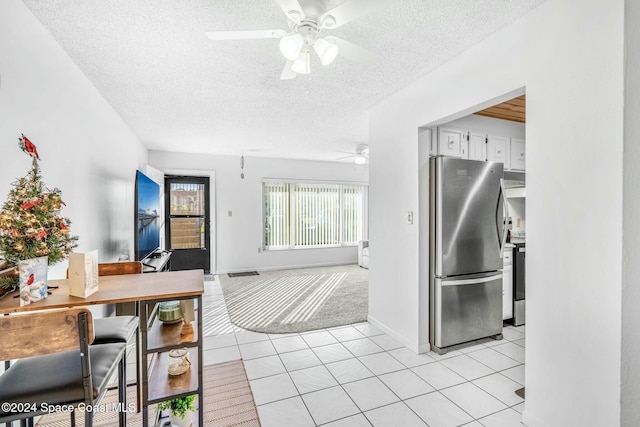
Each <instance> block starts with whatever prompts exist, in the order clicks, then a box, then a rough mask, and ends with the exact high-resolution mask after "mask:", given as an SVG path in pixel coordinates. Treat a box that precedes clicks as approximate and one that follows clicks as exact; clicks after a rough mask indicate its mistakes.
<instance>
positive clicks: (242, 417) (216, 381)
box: [36, 360, 260, 427]
mask: <svg viewBox="0 0 640 427" xmlns="http://www.w3.org/2000/svg"><path fill="white" fill-rule="evenodd" d="M202 377H203V382H204V384H203V386H204V388H203V395H204V396H203V397H204V407H202V406H200V405H199V410H204V412H203V418H204V425H205V426H214V427H260V419H259V418H258V411H257V409H256V405H255V403H254V400H253V393H252V392H251V387H250V386H249V381H248V379H247V374H246V372H245V369H244V363H243V362H242V360H234V361H232V362H225V363H218V364H215V365H209V366H205V367H204V368H203V372H202ZM117 401H118V391H117V390H111V391H109V392H108V393H107V394H106V395H105V397H104V399H103V401H102V403H103V404H105V405H111V404H112V403H114V404H115V403H116V402H117ZM135 401H136V387H135V386H129V387H127V403H129V402H135ZM154 414H155V406H151V407H149V419H150V420H153V419H154V418H155V417H154ZM193 417H194V420H197V414H194V416H193ZM165 421H168V418H166V419H165V418H161V419H160V421H159V423H158V425H159V426H162V425H164V423H165ZM76 425H77V426H84V413H82V412H81V411H79V412H77V413H76ZM93 425H94V427H113V426H117V425H118V413H117V412H114V411H108V412H99V413H96V415H95V417H94V419H93ZM193 425H194V426H195V425H197V422H194V424H193ZM36 426H38V427H69V426H70V421H69V414H68V413H66V412H65V413H55V414H50V415H45V416H44V417H42V418H41V419H40V420H39V421H38V423H37V424H36ZM127 426H128V427H142V413H137V412H135V411H133V412H128V413H127Z"/></svg>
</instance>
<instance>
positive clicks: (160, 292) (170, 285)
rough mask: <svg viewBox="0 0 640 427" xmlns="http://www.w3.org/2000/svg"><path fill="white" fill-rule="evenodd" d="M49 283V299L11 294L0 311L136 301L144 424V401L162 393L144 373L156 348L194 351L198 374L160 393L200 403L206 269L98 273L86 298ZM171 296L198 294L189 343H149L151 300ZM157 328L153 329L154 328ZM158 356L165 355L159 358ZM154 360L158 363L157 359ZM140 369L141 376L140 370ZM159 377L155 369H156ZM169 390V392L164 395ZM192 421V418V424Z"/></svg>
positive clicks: (158, 350) (64, 284)
mask: <svg viewBox="0 0 640 427" xmlns="http://www.w3.org/2000/svg"><path fill="white" fill-rule="evenodd" d="M48 285H49V286H58V289H51V292H52V294H51V295H49V296H48V297H47V298H45V299H43V300H40V301H38V302H35V303H32V304H29V305H26V306H23V307H21V306H20V300H19V299H18V298H13V295H18V294H19V292H18V291H16V292H15V293H14V294H10V295H7V296H5V297H4V298H3V299H1V300H0V315H3V314H12V313H24V312H30V311H37V310H47V309H53V308H67V307H78V306H91V305H99V304H111V303H125V302H135V303H137V304H138V305H139V308H140V310H139V313H140V335H141V340H140V341H142V342H140V341H139V342H138V343H137V345H138V346H141V347H142V351H141V352H140V354H141V357H142V362H143V363H140V366H141V367H142V369H143V370H144V372H142V373H141V372H138V387H142V390H143V402H142V406H143V425H144V426H145V427H147V426H148V422H149V419H148V405H149V403H155V402H158V401H160V400H159V399H160V398H153V397H151V396H149V380H150V379H151V380H153V378H154V375H151V378H150V375H149V374H148V372H147V367H148V365H149V357H151V356H149V355H154V354H155V353H157V357H158V358H160V357H161V356H164V357H166V354H162V353H163V352H165V350H167V349H169V348H179V347H185V346H186V347H190V348H191V352H192V354H193V356H195V357H193V358H192V369H195V370H197V375H196V374H195V372H192V377H195V378H194V380H193V381H191V382H190V384H189V385H188V386H187V388H185V389H184V390H182V389H176V390H169V392H166V391H163V393H164V394H163V395H162V398H164V397H166V398H167V399H169V398H171V397H172V396H171V393H174V394H176V395H186V394H196V393H197V394H198V402H199V403H198V404H199V405H202V404H203V402H204V401H203V396H202V390H203V386H202V361H203V358H202V295H203V294H204V271H203V270H185V271H169V272H161V273H155V274H125V275H117V276H100V279H99V283H98V291H97V292H96V293H94V294H93V295H90V296H89V297H87V298H79V297H73V296H70V295H69V281H68V279H62V280H49V281H48ZM175 299H178V300H180V299H196V300H197V307H198V310H197V316H196V320H195V322H194V323H195V326H196V333H195V334H194V339H193V341H192V342H190V343H183V342H175V343H171V344H165V345H163V346H162V347H158V348H153V347H152V348H149V347H148V345H147V339H148V334H149V333H150V330H151V329H152V327H153V326H154V320H155V321H156V324H157V319H154V318H153V314H152V312H153V311H154V310H153V307H154V306H155V303H157V302H159V301H167V300H175ZM156 329H157V328H156ZM159 360H163V359H162V358H160V359H159ZM156 365H158V366H159V365H160V363H157V364H156ZM141 374H142V375H141ZM156 376H157V374H156ZM167 393H168V394H167ZM203 413H204V410H201V411H198V418H199V422H198V423H197V425H199V426H201V427H202V425H203V424H202V423H203ZM195 425H196V422H195V420H194V426H195Z"/></svg>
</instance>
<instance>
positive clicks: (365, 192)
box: [261, 178, 369, 251]
mask: <svg viewBox="0 0 640 427" xmlns="http://www.w3.org/2000/svg"><path fill="white" fill-rule="evenodd" d="M266 184H285V185H286V186H287V193H288V200H287V203H286V205H287V207H288V218H287V221H288V226H289V231H288V234H287V236H288V244H286V245H277V246H275V245H273V246H269V245H267V236H266V234H267V222H268V218H267V202H266V196H267V191H266V190H267V187H266ZM298 184H306V185H318V186H322V185H325V186H328V185H330V186H338V187H339V213H338V215H337V217H338V218H339V221H340V224H339V243H337V244H319V245H296V222H297V221H298V220H299V219H298V216H297V214H298V213H297V211H296V203H295V202H296V197H298V196H297V193H298V192H296V191H293V189H294V188H295V186H296V185H298ZM347 186H359V187H362V206H361V209H362V219H361V228H362V230H361V232H360V234H361V239H360V240H367V239H368V232H369V207H368V205H369V184H368V183H366V182H358V181H329V180H304V179H283V178H263V179H262V181H261V194H262V200H261V203H262V214H261V221H262V227H261V228H262V231H261V232H262V250H263V251H283V250H305V249H326V248H340V247H355V246H357V245H358V241H354V242H345V231H344V215H345V210H344V200H345V198H344V197H345V196H344V194H345V187H347Z"/></svg>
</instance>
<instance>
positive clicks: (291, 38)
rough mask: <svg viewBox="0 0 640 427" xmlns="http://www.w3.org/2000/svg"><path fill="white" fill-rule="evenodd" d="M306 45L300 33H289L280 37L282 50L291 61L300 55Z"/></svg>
mask: <svg viewBox="0 0 640 427" xmlns="http://www.w3.org/2000/svg"><path fill="white" fill-rule="evenodd" d="M303 46H304V39H303V38H302V36H301V35H300V34H298V33H293V34H287V35H286V36H283V37H282V38H281V39H280V52H281V53H282V55H283V56H284V57H285V58H287V59H288V60H289V61H295V60H296V58H298V57H299V56H300V51H301V50H302V47H303Z"/></svg>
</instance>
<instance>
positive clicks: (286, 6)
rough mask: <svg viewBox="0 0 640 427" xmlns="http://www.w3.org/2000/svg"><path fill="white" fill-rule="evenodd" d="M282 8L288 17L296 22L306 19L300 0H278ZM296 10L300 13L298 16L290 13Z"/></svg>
mask: <svg viewBox="0 0 640 427" xmlns="http://www.w3.org/2000/svg"><path fill="white" fill-rule="evenodd" d="M276 3H278V6H280V9H282V11H283V12H284V14H285V15H287V18H289V19H291V20H292V21H294V22H298V23H299V22H300V21H302V20H303V19H304V12H303V11H302V7H300V3H298V0H276ZM291 11H294V12H297V13H298V14H299V15H298V16H297V17H296V14H295V13H294V14H290V13H289V12H291Z"/></svg>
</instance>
